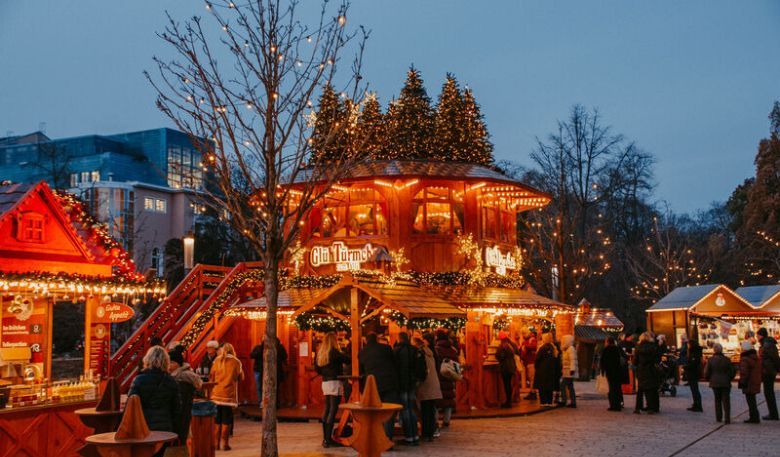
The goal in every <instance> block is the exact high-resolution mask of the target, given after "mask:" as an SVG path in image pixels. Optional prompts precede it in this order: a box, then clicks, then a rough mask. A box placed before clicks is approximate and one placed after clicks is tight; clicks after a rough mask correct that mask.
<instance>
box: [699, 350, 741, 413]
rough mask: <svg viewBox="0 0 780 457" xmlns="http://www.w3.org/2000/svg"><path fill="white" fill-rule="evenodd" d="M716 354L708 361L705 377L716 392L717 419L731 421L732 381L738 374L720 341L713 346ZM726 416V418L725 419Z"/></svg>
mask: <svg viewBox="0 0 780 457" xmlns="http://www.w3.org/2000/svg"><path fill="white" fill-rule="evenodd" d="M712 350H713V351H715V354H714V355H713V356H712V357H710V359H709V360H708V361H707V366H706V367H705V368H704V379H706V380H707V381H709V382H710V387H711V388H712V392H713V393H714V394H715V420H716V421H718V422H720V421H724V422H723V423H724V424H730V423H731V381H733V380H734V376H736V375H737V371H736V370H735V369H734V364H733V363H731V359H729V358H728V357H726V356H725V355H723V346H721V345H720V344H718V343H715V345H714V346H713V347H712ZM724 418H725V420H724Z"/></svg>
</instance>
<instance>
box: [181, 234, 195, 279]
mask: <svg viewBox="0 0 780 457" xmlns="http://www.w3.org/2000/svg"><path fill="white" fill-rule="evenodd" d="M182 241H183V242H184V274H185V275H186V274H187V273H189V272H190V271H191V270H192V266H193V263H194V260H195V235H194V234H193V233H192V230H190V231H189V232H187V234H186V235H184V238H183V239H182Z"/></svg>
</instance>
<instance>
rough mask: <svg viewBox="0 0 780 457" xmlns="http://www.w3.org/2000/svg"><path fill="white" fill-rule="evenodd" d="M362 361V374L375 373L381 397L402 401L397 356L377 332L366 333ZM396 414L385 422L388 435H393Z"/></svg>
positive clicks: (383, 400)
mask: <svg viewBox="0 0 780 457" xmlns="http://www.w3.org/2000/svg"><path fill="white" fill-rule="evenodd" d="M358 361H359V362H360V374H361V375H364V376H368V375H374V379H375V380H376V388H377V390H378V391H379V398H381V399H382V402H384V403H400V402H401V398H400V395H399V394H398V373H397V372H396V368H395V356H394V355H393V349H392V348H391V347H390V346H388V345H386V344H380V343H379V342H378V341H377V336H376V333H369V334H368V335H366V345H365V346H363V349H361V350H360V353H359V354H358ZM394 423H395V415H393V417H391V418H390V419H388V420H387V422H385V433H386V434H387V437H388V438H390V439H392V437H393V424H394Z"/></svg>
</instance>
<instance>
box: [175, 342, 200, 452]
mask: <svg viewBox="0 0 780 457" xmlns="http://www.w3.org/2000/svg"><path fill="white" fill-rule="evenodd" d="M168 357H169V358H170V360H171V364H170V367H169V370H170V373H171V376H172V377H173V379H174V380H175V381H176V383H177V384H178V385H179V395H180V398H181V422H180V424H181V425H180V427H179V440H180V441H181V443H186V442H187V438H188V437H189V434H190V420H191V419H192V399H193V398H194V397H195V392H197V391H199V390H200V389H201V387H203V380H202V379H200V376H198V375H196V374H195V372H194V371H192V367H190V364H189V363H187V362H185V361H184V355H183V354H182V352H181V350H173V351H171V352H169V353H168Z"/></svg>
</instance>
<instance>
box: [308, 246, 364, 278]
mask: <svg viewBox="0 0 780 457" xmlns="http://www.w3.org/2000/svg"><path fill="white" fill-rule="evenodd" d="M375 250H376V249H375V248H374V247H373V246H372V245H371V243H366V245H365V246H363V247H362V248H358V249H350V248H348V247H347V245H346V244H344V243H343V242H342V241H334V242H333V244H331V245H330V246H314V247H312V248H311V252H310V253H309V262H310V263H311V266H313V267H319V266H321V265H330V264H335V265H336V271H348V270H359V269H360V265H361V264H362V263H365V262H368V261H369V260H371V256H372V255H373V254H374V251H375Z"/></svg>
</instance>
